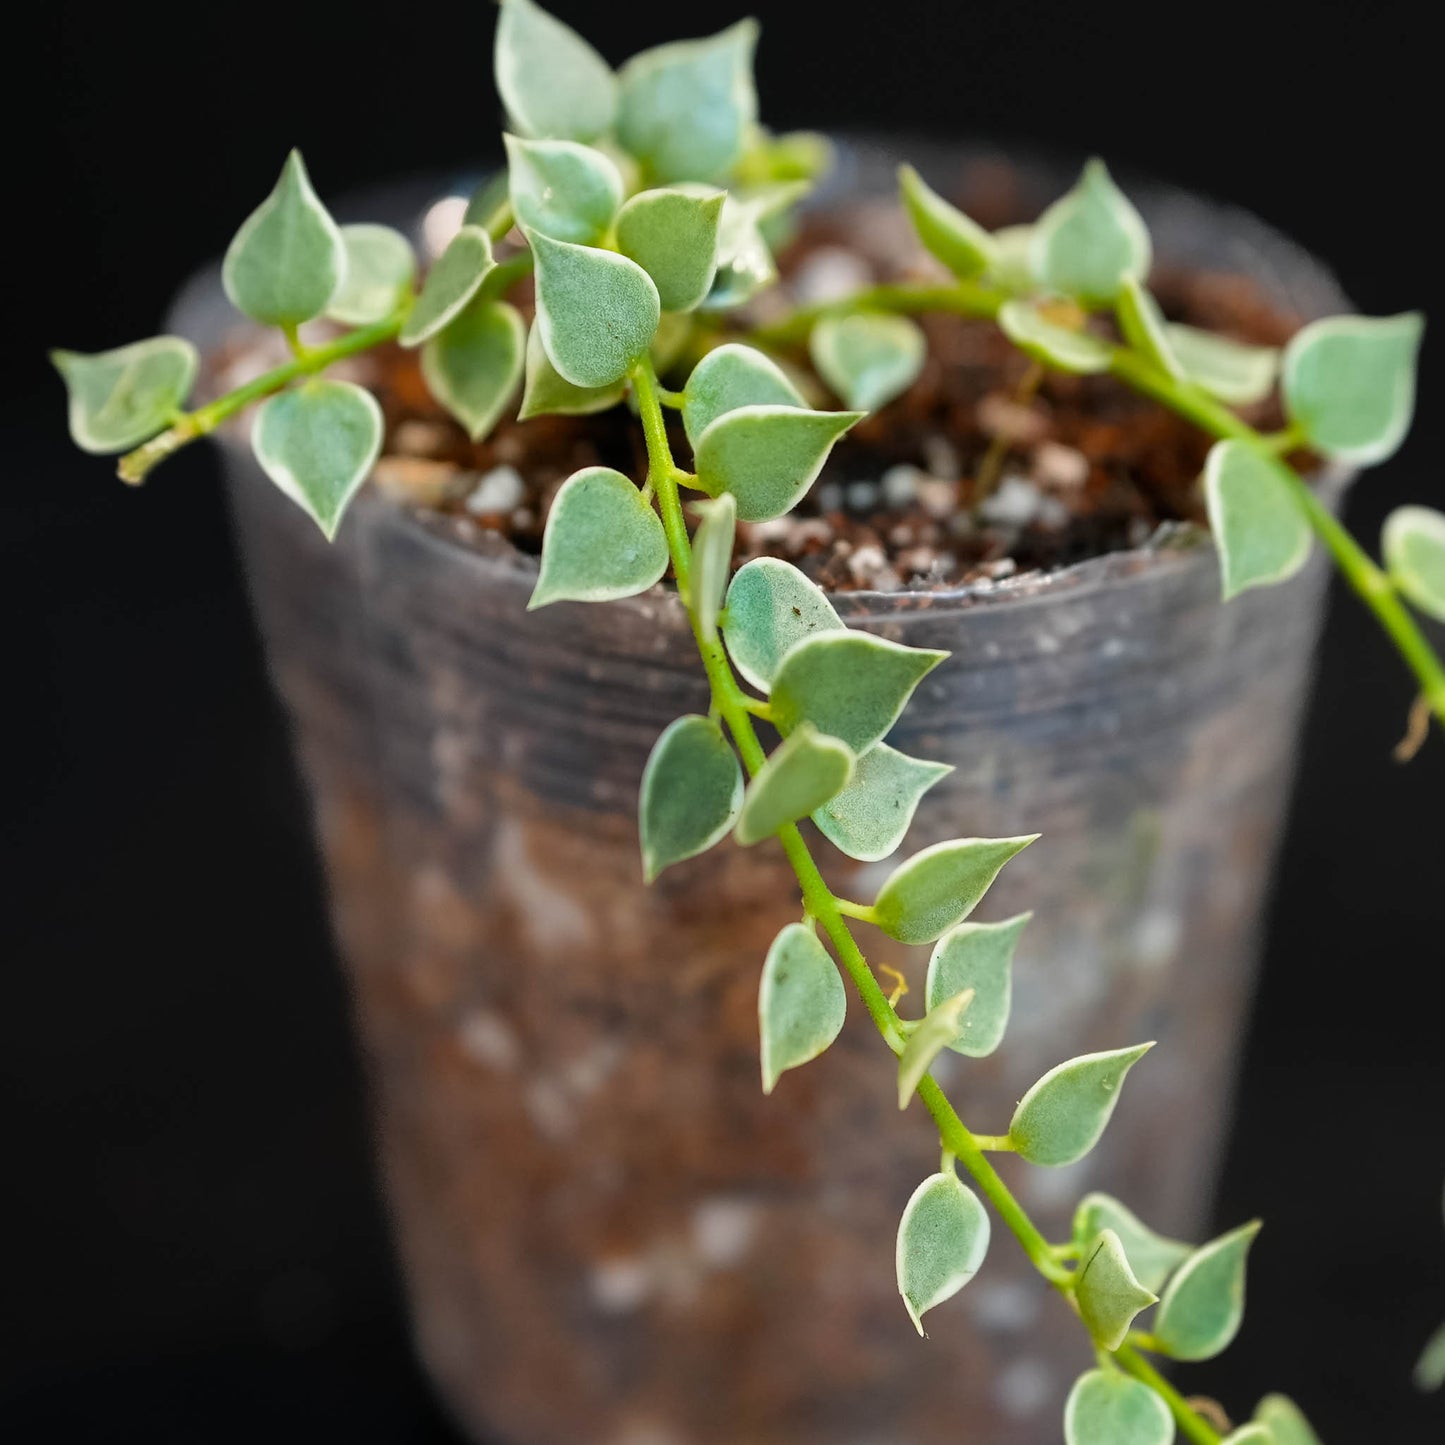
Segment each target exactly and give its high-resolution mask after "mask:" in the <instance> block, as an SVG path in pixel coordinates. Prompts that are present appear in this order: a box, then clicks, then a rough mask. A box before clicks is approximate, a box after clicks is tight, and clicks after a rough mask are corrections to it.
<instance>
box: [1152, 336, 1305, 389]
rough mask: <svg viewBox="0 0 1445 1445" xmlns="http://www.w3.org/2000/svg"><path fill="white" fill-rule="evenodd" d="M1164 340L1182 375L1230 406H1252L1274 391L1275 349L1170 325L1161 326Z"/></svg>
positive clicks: (1276, 376) (1276, 369)
mask: <svg viewBox="0 0 1445 1445" xmlns="http://www.w3.org/2000/svg"><path fill="white" fill-rule="evenodd" d="M1164 337H1165V340H1166V341H1167V342H1168V345H1169V350H1170V351H1171V352H1172V353H1173V355H1174V357H1175V359H1176V360H1177V361H1178V363H1179V365H1180V367H1181V368H1182V370H1183V372H1184V375H1185V376H1187V377H1188V378H1189V380H1190V381H1192V382H1193V383H1194V384H1195V385H1196V386H1198V387H1200V388H1201V389H1203V390H1204V391H1207V392H1208V393H1209V394H1210V395H1211V396H1217V397H1218V398H1219V400H1220V401H1224V402H1228V403H1229V405H1230V406H1253V405H1254V404H1255V403H1256V402H1261V401H1263V400H1264V399H1265V397H1267V396H1268V395H1269V394H1270V392H1272V391H1273V390H1274V384H1275V381H1276V379H1277V378H1278V376H1279V362H1280V353H1279V350H1278V348H1277V347H1273V346H1251V345H1250V344H1249V343H1248V342H1245V341H1235V340H1234V339H1233V338H1232V337H1228V336H1216V335H1215V333H1214V332H1212V331H1201V330H1200V329H1199V328H1198V327H1197V326H1185V325H1183V324H1182V323H1179V322H1174V321H1168V322H1165V324H1164Z"/></svg>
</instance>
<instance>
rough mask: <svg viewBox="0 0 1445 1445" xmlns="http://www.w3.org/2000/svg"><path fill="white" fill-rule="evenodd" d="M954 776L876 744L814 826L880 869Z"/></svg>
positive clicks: (946, 767) (938, 765) (941, 765)
mask: <svg viewBox="0 0 1445 1445" xmlns="http://www.w3.org/2000/svg"><path fill="white" fill-rule="evenodd" d="M829 610H830V611H831V610H832V609H831V608H830V609H829ZM795 620H796V619H795ZM952 771H953V769H952V768H951V767H950V766H949V765H948V764H947V763H928V762H924V761H923V760H922V759H921V758H910V757H909V756H908V754H907V753H900V752H899V751H898V750H897V749H896V748H890V747H889V746H888V744H887V743H875V744H874V745H873V746H872V747H871V748H869V749H868V751H867V752H866V753H864V754H863V756H862V757H860V758H859V759H858V766H857V767H856V768H854V769H853V781H852V782H851V783H849V784H848V786H847V787H846V788H844V789H843V791H842V792H841V793H839V794H838V795H837V797H835V798H833V799H832V800H831V801H830V802H828V803H825V804H824V805H823V806H822V807H821V808H819V809H818V811H817V812H816V813H814V814H813V821H814V822H815V823H816V824H817V825H818V827H819V828H820V829H821V830H822V833H823V836H824V837H825V838H827V840H828V841H829V842H830V843H832V844H833V846H834V847H835V848H841V849H842V850H843V852H845V853H846V854H847V855H848V856H849V857H850V858H857V859H858V860H859V861H860V862H864V863H876V862H878V861H879V859H882V858H886V857H888V855H889V854H890V853H892V852H894V851H895V850H896V849H897V848H898V846H899V845H900V844H901V843H902V842H903V836H904V834H905V833H907V831H908V829H909V827H910V826H911V825H912V823H913V815H914V813H915V812H917V810H918V801H919V799H920V798H922V796H923V795H924V794H925V793H926V792H927V791H928V790H929V789H930V788H931V787H932V786H933V785H934V784H935V783H936V782H937V781H938V780H939V779H940V778H943V777H946V776H947V775H948V774H949V773H951V772H952Z"/></svg>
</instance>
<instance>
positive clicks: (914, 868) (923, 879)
mask: <svg viewBox="0 0 1445 1445" xmlns="http://www.w3.org/2000/svg"><path fill="white" fill-rule="evenodd" d="M1038 836H1039V835H1038V834H1037V833H1029V834H1026V835H1025V836H1023V837H1019V838H954V839H953V840H952V841H950V842H947V843H935V844H934V845H933V847H931V848H925V849H923V851H922V852H921V853H915V854H914V855H913V856H912V857H911V858H909V859H908V860H907V861H906V862H904V863H900V864H899V865H898V867H897V868H895V869H894V870H893V872H892V873H891V874H889V876H888V879H887V881H886V882H885V883H884V884H883V887H882V888H880V889H879V890H878V898H877V901H876V902H875V903H874V905H873V921H874V922H875V923H877V925H878V926H879V928H881V929H882V930H883V931H884V933H886V934H887V935H888V936H889V937H890V938H896V939H897V940H898V942H899V943H932V942H933V941H934V940H935V939H936V938H939V937H941V936H942V935H943V934H944V933H946V932H947V931H948V930H949V929H950V928H952V927H953V926H954V925H955V924H957V923H962V922H963V920H964V919H965V918H967V917H968V915H969V914H970V913H972V912H973V910H974V909H975V908H976V907H977V906H978V902H979V900H980V899H981V898H982V897H983V895H984V894H985V893H987V892H988V890H989V886H990V885H991V884H992V883H993V880H994V879H995V878H997V877H998V875H999V870H1000V869H1001V868H1002V867H1003V865H1004V864H1005V863H1007V862H1008V860H1009V859H1010V858H1012V857H1013V856H1014V855H1015V854H1016V853H1021V852H1022V851H1023V850H1024V849H1025V848H1027V847H1028V846H1029V844H1030V843H1032V842H1033V841H1034V839H1035V838H1037V837H1038Z"/></svg>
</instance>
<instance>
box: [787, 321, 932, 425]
mask: <svg viewBox="0 0 1445 1445" xmlns="http://www.w3.org/2000/svg"><path fill="white" fill-rule="evenodd" d="M927 353H928V343H927V341H926V340H925V338H924V335H923V332H922V331H921V330H920V329H919V327H918V323H917V322H916V321H910V320H909V319H908V317H906V316H890V315H886V314H884V313H882V312H866V311H864V312H854V313H853V314H852V315H851V316H830V317H825V318H824V319H823V320H822V321H820V322H819V323H818V324H817V325H816V326H815V327H814V328H813V334H812V337H811V339H810V341H809V354H810V355H811V356H812V358H813V365H814V366H815V367H816V368H817V371H818V375H819V376H821V377H822V378H823V380H824V381H826V382H827V383H828V385H829V386H830V387H832V389H833V390H834V391H835V392H836V393H837V394H838V395H839V396H840V397H842V398H843V401H844V402H845V403H846V404H847V405H848V406H850V407H852V408H853V409H854V410H855V411H877V410H878V409H879V408H880V407H883V406H887V405H888V403H889V402H890V401H892V400H893V399H894V398H895V397H899V396H902V395H903V393H904V392H905V391H907V390H908V388H909V387H910V386H912V385H913V383H914V382H915V381H917V380H918V373H919V372H920V371H922V370H923V362H924V358H925V356H926V355H927Z"/></svg>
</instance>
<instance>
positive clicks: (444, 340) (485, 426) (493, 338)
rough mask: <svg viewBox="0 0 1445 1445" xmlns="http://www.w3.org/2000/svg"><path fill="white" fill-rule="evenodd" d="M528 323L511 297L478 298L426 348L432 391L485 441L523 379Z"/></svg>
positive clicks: (475, 437)
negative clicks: (506, 298) (505, 298)
mask: <svg viewBox="0 0 1445 1445" xmlns="http://www.w3.org/2000/svg"><path fill="white" fill-rule="evenodd" d="M526 338H527V323H526V322H525V321H523V320H522V318H521V316H520V315H519V314H518V312H517V309H516V307H514V306H509V305H508V304H507V303H506V302H505V301H482V300H474V301H473V302H472V303H471V304H470V305H469V306H467V307H466V308H465V310H463V311H462V312H461V314H460V315H459V316H457V317H456V318H455V319H454V320H453V321H452V323H451V325H450V326H448V327H446V328H445V329H444V330H443V331H442V332H441V333H440V334H439V335H437V336H433V337H432V339H431V340H430V341H428V342H427V343H426V345H425V346H423V347H422V353H421V373H422V376H423V377H424V378H425V380H426V384H427V386H428V387H429V388H430V390H431V394H432V395H433V396H434V397H436V399H437V400H438V401H439V402H441V404H442V405H443V406H444V407H446V409H447V410H448V411H449V412H450V413H451V414H452V415H453V416H454V417H456V419H457V420H458V421H459V422H460V423H461V424H462V426H464V427H465V428H466V430H467V434H468V435H469V436H470V437H471V439H472V440H473V441H479V440H480V439H481V438H482V437H484V436H486V434H487V433H488V432H489V431H491V429H492V428H493V427H494V426H495V425H496V423H497V418H498V417H500V416H501V414H502V412H503V410H504V409H505V407H506V405H507V403H508V402H509V401H510V400H511V399H512V394H513V393H514V392H515V391H516V389H517V383H518V382H519V381H520V380H521V379H522V367H523V357H524V354H525V352H526V345H527V341H526Z"/></svg>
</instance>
